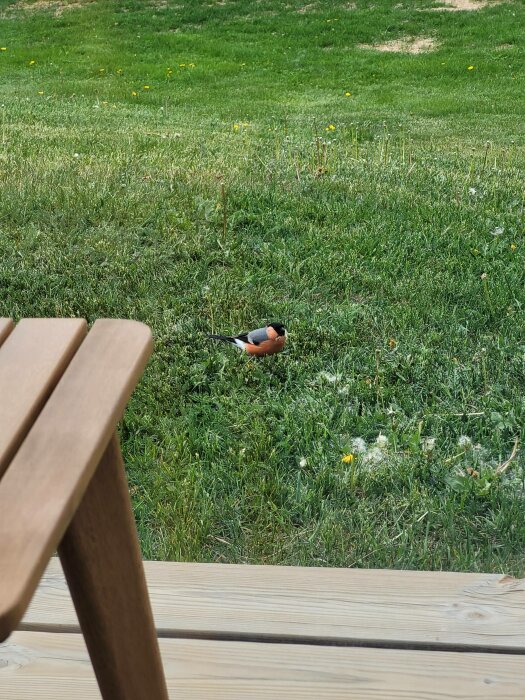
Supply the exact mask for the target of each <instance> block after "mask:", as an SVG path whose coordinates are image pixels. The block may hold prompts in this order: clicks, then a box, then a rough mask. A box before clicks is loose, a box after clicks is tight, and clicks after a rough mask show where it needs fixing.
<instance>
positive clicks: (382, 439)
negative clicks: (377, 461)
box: [376, 433, 388, 450]
mask: <svg viewBox="0 0 525 700" xmlns="http://www.w3.org/2000/svg"><path fill="white" fill-rule="evenodd" d="M376 445H377V446H378V447H379V449H380V450H385V449H386V448H387V447H388V438H387V436H386V435H383V433H379V435H378V436H377V438H376Z"/></svg>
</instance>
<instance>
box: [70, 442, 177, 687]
mask: <svg viewBox="0 0 525 700" xmlns="http://www.w3.org/2000/svg"><path fill="white" fill-rule="evenodd" d="M58 553H59V556H60V560H61V562H62V566H63V568H64V573H65V575H66V578H67V582H68V585H69V589H70V591H71V595H72V598H73V602H74V604H75V608H76V611H77V615H78V618H79V622H80V626H81V628H82V632H83V633H84V638H85V641H86V645H87V648H88V651H89V655H90V657H91V661H92V663H93V667H94V669H95V674H96V676H97V680H98V684H99V687H100V691H101V694H102V697H103V698H104V700H168V692H167V689H166V681H165V679H164V672H163V669H162V661H161V657H160V651H159V646H158V641H157V636H156V631H155V626H154V622H153V615H152V611H151V605H150V601H149V597H148V590H147V586H146V579H145V576H144V568H143V565H142V557H141V553H140V547H139V542H138V537H137V532H136V527H135V521H134V518H133V512H132V509H131V503H130V498H129V494H128V487H127V480H126V474H125V469H124V464H123V461H122V456H121V453H120V445H119V440H118V437H117V435H116V434H115V435H114V436H113V437H112V438H111V440H110V442H109V445H108V447H107V449H106V451H105V453H104V455H103V457H102V459H101V461H100V464H99V465H98V467H97V470H96V472H95V475H94V476H93V478H92V480H91V482H90V484H89V486H88V488H87V490H86V492H85V495H84V498H83V500H82V502H81V504H80V506H79V508H78V510H77V512H76V513H75V515H74V517H73V520H72V521H71V523H70V525H69V528H68V530H67V531H66V534H65V535H64V538H63V540H62V542H61V544H60V546H59V550H58Z"/></svg>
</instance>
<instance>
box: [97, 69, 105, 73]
mask: <svg viewBox="0 0 525 700" xmlns="http://www.w3.org/2000/svg"><path fill="white" fill-rule="evenodd" d="M98 72H99V73H105V72H106V69H105V68H99V69H98Z"/></svg>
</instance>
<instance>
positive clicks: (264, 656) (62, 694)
mask: <svg viewBox="0 0 525 700" xmlns="http://www.w3.org/2000/svg"><path fill="white" fill-rule="evenodd" d="M160 644H161V651H162V656H163V662H164V667H165V671H166V677H167V681H168V687H169V691H170V698H173V699H175V698H177V700H210V698H213V700H246V698H250V700H263V699H264V700H282V699H283V698H288V699H290V700H299V699H301V700H320V699H322V700H350V699H351V700H360V699H363V700H388V699H390V698H391V699H395V700H404V699H406V700H452V699H458V700H459V699H461V700H472V699H473V698H475V699H476V700H523V698H524V697H525V664H523V660H522V659H521V658H520V657H518V656H507V655H504V654H493V655H486V654H464V653H457V652H456V653H455V652H442V653H437V652H426V651H401V650H397V649H357V648H339V647H315V646H308V645H282V644H257V643H251V642H219V641H203V640H186V639H162V640H160ZM0 695H1V697H2V698H12V699H13V700H14V699H16V700H35V699H36V698H38V700H70V698H73V697H76V698H82V700H95V699H96V700H100V694H99V691H98V689H97V686H96V681H95V677H94V674H93V670H92V668H91V665H90V663H89V659H88V656H87V652H86V650H85V646H84V642H83V639H82V637H81V635H78V634H49V633H41V632H16V633H15V634H14V635H13V636H12V637H11V638H10V639H9V640H8V642H6V643H5V644H4V645H3V646H0Z"/></svg>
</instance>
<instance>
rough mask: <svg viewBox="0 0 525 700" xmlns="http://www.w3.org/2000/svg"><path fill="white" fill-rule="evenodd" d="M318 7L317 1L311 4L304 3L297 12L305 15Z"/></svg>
mask: <svg viewBox="0 0 525 700" xmlns="http://www.w3.org/2000/svg"><path fill="white" fill-rule="evenodd" d="M316 7H317V5H316V4H315V2H311V3H310V4H309V5H304V6H303V7H300V8H299V9H298V10H297V12H298V13H299V14H300V15H305V14H307V13H308V12H312V11H313V10H315V9H316Z"/></svg>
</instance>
